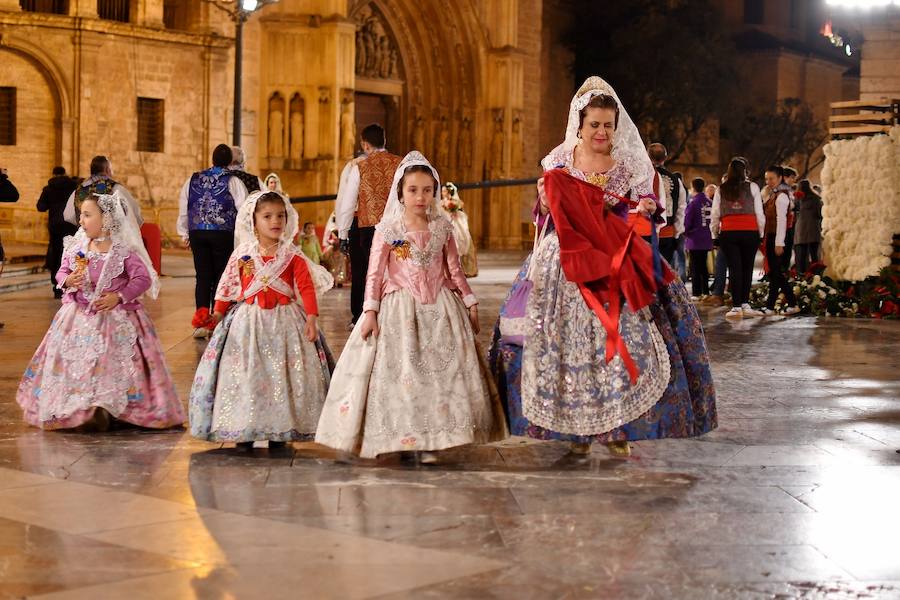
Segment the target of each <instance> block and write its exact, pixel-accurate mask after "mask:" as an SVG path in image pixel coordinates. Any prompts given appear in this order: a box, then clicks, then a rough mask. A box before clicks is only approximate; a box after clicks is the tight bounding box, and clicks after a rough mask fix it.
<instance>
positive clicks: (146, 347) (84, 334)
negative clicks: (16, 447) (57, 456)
mask: <svg viewBox="0 0 900 600" xmlns="http://www.w3.org/2000/svg"><path fill="white" fill-rule="evenodd" d="M16 401H17V402H18V403H19V406H21V407H22V410H23V411H24V413H25V414H24V416H25V421H26V422H27V423H28V424H29V425H33V426H35V427H40V428H42V429H71V428H73V427H78V426H79V425H83V424H85V423H87V422H88V421H90V420H91V419H92V418H93V417H94V413H95V411H96V410H97V409H98V408H103V409H105V410H106V411H107V412H109V414H110V415H112V416H113V417H114V418H116V419H118V420H120V421H125V422H127V423H131V424H133V425H139V426H141V427H152V428H166V427H173V426H175V425H181V424H182V423H184V421H185V414H184V409H183V408H182V406H181V402H179V400H178V394H177V393H176V391H175V385H174V383H173V382H172V378H171V376H170V375H169V369H168V367H167V366H166V360H165V357H164V356H163V350H162V346H161V345H160V343H159V337H158V336H157V335H156V329H155V328H154V327H153V322H152V321H151V320H150V317H148V316H147V313H146V312H144V309H143V308H138V309H137V310H125V309H124V308H114V309H113V310H110V311H105V312H87V311H86V310H85V309H84V307H83V306H81V305H79V304H77V303H75V302H71V303H65V304H63V305H62V308H60V309H59V312H57V313H56V316H55V317H54V318H53V322H52V323H51V324H50V329H49V330H48V331H47V334H46V335H45V336H44V339H43V341H41V344H40V346H38V349H37V350H36V351H35V353H34V357H33V358H32V359H31V362H30V363H29V365H28V368H27V370H26V371H25V375H24V376H23V377H22V380H21V382H20V383H19V389H18V392H17V393H16Z"/></svg>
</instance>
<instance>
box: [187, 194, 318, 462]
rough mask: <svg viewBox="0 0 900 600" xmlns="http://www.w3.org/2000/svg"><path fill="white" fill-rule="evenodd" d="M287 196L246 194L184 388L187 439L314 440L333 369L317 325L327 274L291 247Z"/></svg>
mask: <svg viewBox="0 0 900 600" xmlns="http://www.w3.org/2000/svg"><path fill="white" fill-rule="evenodd" d="M297 221H298V216H297V211H295V210H294V208H293V207H292V206H291V205H290V201H289V200H288V198H287V196H284V195H282V194H279V193H277V192H264V191H260V192H254V193H253V194H251V195H250V196H249V197H248V198H247V201H246V202H245V203H244V204H243V205H242V206H241V209H240V211H239V212H238V217H237V223H236V227H235V242H236V248H235V250H234V253H232V255H231V258H230V259H229V260H228V266H227V267H226V268H225V273H224V274H223V275H222V279H221V281H220V282H219V287H218V289H217V290H216V304H215V310H214V318H216V319H217V320H219V321H220V322H219V324H218V326H217V327H216V330H215V332H213V336H212V339H210V342H209V346H207V348H206V351H205V352H204V353H203V357H202V358H201V360H200V365H199V366H198V367H197V374H196V375H195V377H194V385H193V387H192V388H191V398H190V418H191V434H192V435H193V436H194V437H197V438H200V439H204V440H209V441H227V442H236V443H237V446H238V448H239V449H244V450H249V449H251V448H252V447H253V442H255V441H264V440H268V441H269V448H270V449H272V448H274V447H280V446H284V445H285V443H286V442H289V441H292V440H305V439H310V438H312V436H313V434H314V432H315V430H316V424H317V423H318V421H319V413H320V412H321V410H322V403H323V402H324V401H325V393H326V392H327V391H328V385H329V381H330V374H331V367H332V365H333V361H332V360H331V356H330V353H329V351H328V347H327V346H326V344H325V339H324V338H323V337H322V336H321V334H320V333H319V330H318V326H317V318H316V316H317V315H318V312H319V311H318V298H317V294H322V293H324V292H325V291H327V290H328V289H329V288H330V287H331V285H332V279H331V275H329V274H328V271H326V270H325V269H323V268H322V267H320V266H318V265H315V264H313V263H312V262H311V261H310V260H309V259H307V258H306V257H305V256H304V255H303V253H301V252H300V251H299V249H298V248H297V247H296V246H295V245H294V244H293V242H292V240H293V239H294V235H295V234H296V232H297Z"/></svg>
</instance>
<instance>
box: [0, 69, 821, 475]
mask: <svg viewBox="0 0 900 600" xmlns="http://www.w3.org/2000/svg"><path fill="white" fill-rule="evenodd" d="M360 145H361V148H362V150H363V152H362V154H361V155H360V156H359V157H357V158H355V159H353V160H352V161H351V162H349V163H348V164H347V165H346V167H345V169H344V170H343V172H342V174H341V178H340V187H339V190H338V194H337V201H336V203H335V212H334V214H333V215H332V216H331V218H330V219H329V221H328V223H327V224H326V227H325V232H324V235H323V237H322V238H320V237H319V235H318V234H317V232H316V227H315V223H313V222H310V221H306V222H302V221H301V220H300V216H299V214H298V212H297V211H296V210H295V208H294V206H293V205H292V204H291V201H290V198H289V197H288V196H287V195H286V194H285V193H284V189H283V188H282V182H281V179H280V178H279V176H278V175H277V174H275V173H271V174H269V175H267V176H266V177H265V179H264V180H260V179H259V178H258V177H257V176H256V175H253V174H251V173H248V172H246V170H245V167H244V154H243V152H242V151H241V149H240V148H237V147H229V146H227V145H224V144H222V145H219V146H217V147H216V148H215V149H214V150H213V153H212V165H211V166H210V167H209V168H207V169H204V170H201V171H198V172H196V173H193V174H192V175H191V176H190V177H189V178H188V179H187V180H186V181H185V183H184V185H183V186H182V188H181V192H180V197H179V216H178V221H177V232H178V234H179V235H180V236H181V238H182V240H183V243H184V245H185V247H188V248H190V250H191V252H192V255H193V260H194V266H195V270H196V285H195V304H196V311H195V313H194V316H193V323H192V324H193V327H194V329H195V331H194V335H195V337H206V336H207V335H209V334H211V338H210V340H209V342H208V344H207V346H206V349H205V351H204V352H203V355H202V358H201V360H200V363H199V365H198V367H197V370H196V374H195V377H194V381H193V385H192V388H191V392H190V397H189V400H188V405H189V410H188V412H187V414H186V413H185V411H184V410H183V407H182V404H181V402H180V401H179V399H178V397H177V394H176V392H175V387H174V385H173V383H172V379H171V376H170V374H169V370H168V368H167V365H166V361H165V358H164V355H163V352H162V348H161V345H160V342H159V339H158V337H157V335H156V332H155V329H154V326H153V323H152V321H151V320H150V318H149V316H148V315H147V313H146V312H145V311H144V309H143V306H142V302H141V298H142V297H144V296H148V297H151V298H154V297H156V295H157V293H158V290H159V284H160V281H159V276H158V273H157V272H156V271H155V270H154V268H153V266H152V263H151V261H150V258H149V256H148V254H147V251H146V249H145V248H144V245H143V242H142V240H141V235H140V226H141V223H142V219H141V214H140V208H139V206H138V205H137V203H136V202H135V201H134V198H133V197H132V196H131V194H130V193H129V192H128V190H127V189H126V188H125V187H124V186H122V185H121V184H120V183H118V182H116V181H115V180H114V179H113V174H112V167H111V165H110V163H109V161H108V160H107V159H106V158H105V157H102V156H98V157H96V158H95V159H94V160H93V161H92V163H91V176H90V177H89V178H88V179H86V180H84V181H83V182H77V181H74V180H72V179H70V178H68V177H67V176H66V174H65V172H64V171H63V170H61V169H58V170H55V171H54V177H53V178H52V179H51V180H50V182H49V183H48V186H47V187H46V188H45V190H44V193H43V194H42V196H41V200H40V208H41V210H46V211H49V212H50V225H49V227H50V231H51V234H52V236H55V237H52V238H51V250H52V252H53V254H54V256H56V253H57V251H58V252H59V258H58V259H56V258H54V260H58V263H57V262H53V263H50V257H49V254H48V263H49V264H50V265H51V269H52V270H53V271H54V273H53V282H54V291H55V292H56V293H58V294H59V295H60V296H61V297H62V307H61V308H60V310H59V312H58V314H57V316H56V318H55V319H54V320H53V322H52V324H51V325H50V328H49V330H48V332H47V334H46V336H45V337H44V339H43V341H42V342H41V344H40V346H39V347H38V349H37V351H36V352H35V354H34V356H33V358H32V360H31V362H30V364H29V366H28V368H27V370H26V372H25V375H24V376H23V378H22V381H21V383H20V385H19V390H18V393H17V400H18V402H19V404H20V405H21V407H22V409H23V412H24V416H25V420H26V421H27V422H28V423H29V424H31V425H34V426H36V427H41V428H43V429H80V430H105V429H108V428H109V427H110V426H112V425H113V424H115V423H116V422H126V423H131V424H133V425H137V426H142V427H152V428H165V427H172V426H175V425H180V424H182V423H184V422H186V421H189V423H190V431H191V433H192V434H193V435H194V436H196V437H198V438H200V439H204V440H209V441H218V442H222V441H224V442H233V443H235V444H236V446H237V447H238V448H240V449H243V450H248V449H250V448H252V446H253V444H254V442H259V441H267V442H268V443H269V447H270V448H276V447H278V446H280V445H281V446H283V445H284V444H285V443H288V442H291V441H295V440H310V439H315V440H316V441H317V442H319V443H321V444H323V445H325V446H329V447H331V448H334V449H336V450H338V451H339V453H340V456H341V457H342V459H350V460H352V459H351V458H350V457H353V456H358V457H362V458H377V457H379V456H382V455H386V454H392V453H398V452H399V453H401V456H402V457H406V458H410V457H412V458H414V459H415V460H417V461H420V462H423V463H430V462H435V461H436V460H437V456H436V455H435V454H434V452H436V451H440V450H443V449H446V448H451V447H455V446H460V445H465V444H479V443H487V442H491V441H495V440H499V439H502V438H504V437H505V436H507V435H509V434H514V435H524V436H529V437H533V438H538V439H552V440H560V441H564V442H567V443H569V444H570V449H571V452H572V453H573V454H574V455H576V456H583V455H586V454H588V453H590V452H591V450H592V445H593V444H597V443H600V444H604V445H606V447H607V448H608V450H609V452H610V453H611V454H612V455H613V456H620V457H621V456H628V455H629V453H630V446H629V442H630V441H634V440H647V439H658V438H665V437H692V436H698V435H702V434H704V433H706V432H708V431H710V430H711V429H713V428H715V427H716V425H717V414H716V394H715V386H714V383H713V380H712V375H711V372H710V368H709V357H708V352H707V348H706V343H705V339H704V335H703V328H702V325H701V322H700V317H699V315H698V312H697V309H696V307H695V304H696V303H697V302H709V300H708V299H709V298H714V297H716V296H722V295H724V287H725V284H724V282H725V278H726V273H727V274H728V280H729V281H730V284H731V302H732V308H731V310H730V311H729V312H728V314H727V315H726V316H729V317H743V316H757V315H760V316H761V315H765V314H770V313H771V312H772V311H773V309H774V307H775V300H776V299H777V297H778V295H779V294H783V295H784V297H785V300H786V305H787V306H788V309H787V310H786V311H785V312H787V313H788V314H791V313H793V312H796V311H795V310H794V305H795V302H793V301H792V298H793V296H792V292H791V288H790V285H789V284H788V282H787V279H786V275H785V272H786V270H787V266H788V265H789V264H790V259H789V257H790V256H791V246H792V245H793V246H794V248H795V249H796V253H797V256H798V267H801V268H802V267H803V266H804V265H805V264H806V262H807V261H809V260H816V259H817V247H818V241H819V240H818V238H819V235H820V233H819V229H818V225H817V224H816V219H820V216H821V200H820V199H819V198H818V195H817V194H816V193H815V192H814V190H813V188H812V187H811V185H810V184H809V182H808V181H802V182H800V184H799V186H798V187H797V188H796V189H795V188H794V187H793V186H794V182H793V181H792V180H791V177H792V176H793V177H795V174H792V173H791V171H789V170H786V169H785V168H784V167H781V166H778V165H772V166H769V167H768V168H767V169H766V182H765V186H764V187H763V188H762V189H761V188H760V186H759V185H757V184H756V183H754V182H752V181H750V180H749V178H748V165H747V161H746V160H745V159H743V158H741V157H736V158H734V159H733V160H732V161H730V163H729V165H728V171H727V173H726V174H725V176H724V177H723V178H722V181H721V184H720V185H719V186H716V185H712V184H710V185H707V183H706V181H704V180H703V179H702V178H695V179H693V180H692V181H691V182H690V192H689V191H688V186H686V185H685V183H684V181H683V177H682V176H681V175H680V174H678V173H673V172H671V171H669V170H668V169H667V168H666V166H665V163H666V159H667V154H666V149H665V148H664V147H663V146H662V145H661V144H651V145H650V146H648V147H645V146H644V143H643V141H642V140H641V137H640V134H639V133H638V130H637V127H636V126H635V124H634V123H633V121H631V119H630V117H629V115H628V113H627V111H626V110H625V108H624V106H622V103H621V101H620V100H619V98H618V96H617V95H616V93H615V91H614V90H613V89H612V88H611V87H610V86H609V85H608V84H607V83H606V82H605V81H603V80H602V79H600V78H597V77H592V78H590V79H588V80H587V81H585V83H584V84H583V85H582V87H581V88H580V89H579V90H578V93H577V94H576V95H575V97H574V98H573V99H572V102H571V105H570V112H569V115H568V126H567V129H566V134H565V138H564V140H563V142H562V143H561V144H560V145H559V146H558V147H556V148H555V149H554V150H553V151H551V152H550V153H549V154H548V155H547V156H546V157H545V158H544V160H543V161H542V166H543V169H544V174H543V177H541V178H540V179H539V180H538V184H537V201H536V203H535V206H534V210H533V215H534V224H535V243H534V248H533V252H532V253H531V254H530V255H529V256H528V257H527V258H526V260H525V262H524V264H523V265H522V267H521V269H520V270H519V273H518V275H517V276H516V278H515V280H514V282H513V283H512V287H511V289H510V292H509V294H508V296H507V298H506V300H505V301H504V302H503V304H502V306H501V309H500V311H499V315H498V318H497V321H496V325H495V327H494V330H493V335H492V342H491V347H490V349H489V351H488V353H487V355H486V356H485V355H483V354H482V350H481V348H480V347H479V345H478V343H477V342H476V335H477V334H478V333H479V328H480V325H479V308H478V306H479V303H478V299H477V298H476V296H475V294H474V293H473V291H472V288H471V287H470V285H469V283H468V280H467V279H468V277H471V276H474V275H475V274H476V273H477V256H476V252H475V245H474V243H473V240H472V237H471V234H470V232H469V231H468V221H467V218H466V215H465V212H464V211H463V210H462V209H463V204H462V201H461V200H460V198H459V194H458V188H457V187H456V186H455V185H453V184H452V183H449V182H448V183H446V184H444V185H441V180H440V176H439V173H438V172H437V170H436V169H435V168H434V167H433V166H432V165H431V163H430V162H429V161H428V160H427V158H426V157H425V156H423V155H422V154H421V153H419V152H418V151H413V152H410V153H409V154H407V155H406V156H405V157H400V156H397V155H394V154H392V153H390V152H389V151H388V150H387V149H386V148H385V145H386V144H385V134H384V130H383V128H381V126H379V125H376V124H373V125H369V126H367V127H365V128H364V129H363V130H362V131H361V134H360ZM73 220H74V221H75V222H77V223H78V224H79V225H80V227H79V228H77V229H76V230H75V231H74V232H73V225H72V222H73ZM301 223H302V226H301ZM66 236H68V237H66ZM642 237H643V238H645V239H646V241H647V242H648V243H644V242H642V241H640V238H642ZM57 238H58V239H57ZM63 239H65V242H63ZM323 242H324V244H323ZM323 246H324V248H323ZM760 248H763V249H764V252H765V256H766V261H767V277H768V279H769V283H770V293H769V298H768V302H767V304H766V306H765V307H762V308H761V309H759V310H757V309H755V308H753V307H751V306H750V305H749V302H748V301H749V289H750V284H751V282H752V276H753V268H754V261H755V257H756V254H757V252H758V251H759V250H760ZM711 252H712V253H714V254H716V257H715V258H714V259H713V258H712V257H711V256H710V253H711ZM710 263H713V264H714V265H715V267H714V269H713V270H714V271H715V280H714V282H713V285H712V286H711V287H710V285H709V280H710V273H709V270H710V269H709V264H710ZM57 264H58V267H57ZM720 264H722V265H723V266H722V267H720ZM688 268H689V270H690V274H691V277H690V280H691V283H690V285H691V293H689V292H688V291H687V288H686V286H685V284H684V283H683V279H684V277H679V270H680V269H685V270H687V269H688ZM346 281H349V282H350V283H351V292H350V313H351V315H352V320H351V323H350V328H351V330H352V331H351V334H350V338H349V340H348V342H347V344H346V346H345V348H344V351H343V352H342V354H341V355H340V357H339V358H338V360H337V361H335V358H334V357H333V356H332V353H331V351H330V349H329V347H328V343H327V340H326V339H325V336H324V334H323V332H322V331H321V330H320V329H319V326H318V313H319V307H320V303H321V300H322V297H323V294H325V293H326V292H327V291H328V290H329V289H330V288H331V287H333V286H334V285H336V284H338V285H339V284H341V283H343V282H346Z"/></svg>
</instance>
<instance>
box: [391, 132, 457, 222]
mask: <svg viewBox="0 0 900 600" xmlns="http://www.w3.org/2000/svg"><path fill="white" fill-rule="evenodd" d="M416 165H422V166H425V167H428V169H429V170H431V174H432V175H433V176H434V180H435V187H434V198H433V199H432V202H431V204H430V205H429V206H428V219H429V220H433V219H435V218H437V217H440V216H441V214H442V213H441V207H440V198H441V178H440V176H439V175H438V172H437V170H436V169H435V168H434V167H433V166H431V163H430V162H428V159H426V158H425V157H424V156H422V153H421V152H418V151H416V150H413V151H412V152H410V153H409V154H407V155H406V156H405V157H403V160H402V161H400V166H398V167H397V170H396V171H395V172H394V181H393V182H392V183H391V191H390V192H388V200H387V204H386V205H385V208H384V214H383V215H382V217H381V223H380V224H385V225H389V224H393V223H396V222H397V221H400V220H401V219H402V218H403V204H402V203H401V202H400V194H398V192H397V186H398V185H400V180H401V179H403V174H404V173H405V172H406V169H408V168H409V167H413V166H416Z"/></svg>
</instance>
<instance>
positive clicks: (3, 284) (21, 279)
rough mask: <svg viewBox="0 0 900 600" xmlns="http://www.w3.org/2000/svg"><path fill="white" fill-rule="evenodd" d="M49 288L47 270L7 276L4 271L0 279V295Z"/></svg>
mask: <svg viewBox="0 0 900 600" xmlns="http://www.w3.org/2000/svg"><path fill="white" fill-rule="evenodd" d="M41 286H44V287H49V286H50V279H49V276H48V275H47V270H46V269H43V268H42V270H40V271H37V272H30V271H29V272H27V273H18V274H12V275H10V274H7V272H6V269H4V271H3V276H2V277H0V294H8V293H10V292H19V291H22V290H29V289H31V288H36V287H41Z"/></svg>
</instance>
